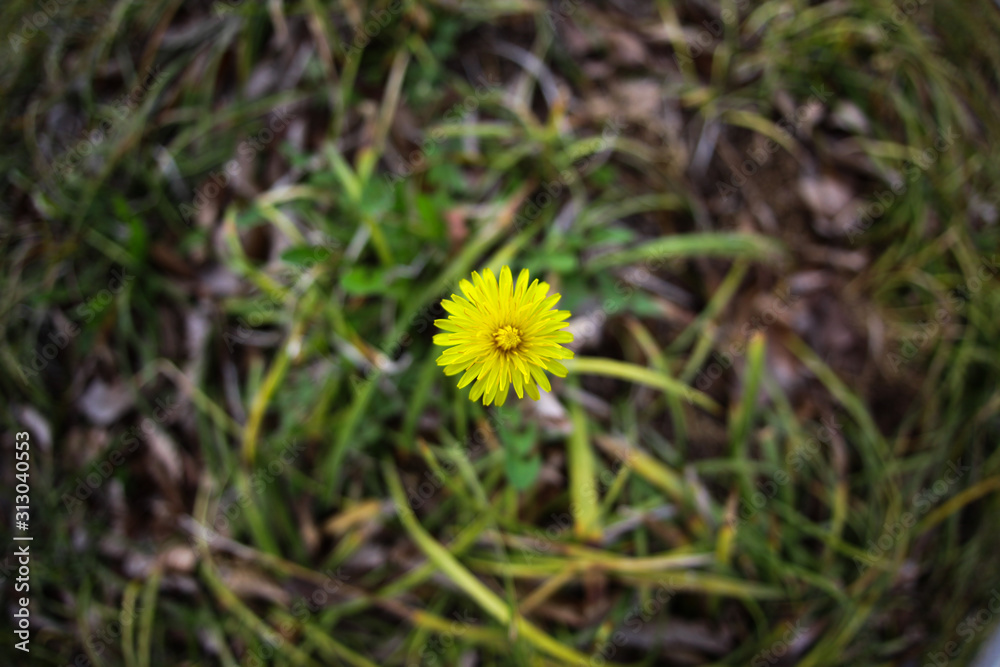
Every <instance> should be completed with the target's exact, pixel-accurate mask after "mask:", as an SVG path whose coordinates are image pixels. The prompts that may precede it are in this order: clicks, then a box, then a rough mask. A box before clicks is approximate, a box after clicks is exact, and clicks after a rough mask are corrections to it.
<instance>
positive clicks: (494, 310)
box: [434, 266, 573, 405]
mask: <svg viewBox="0 0 1000 667" xmlns="http://www.w3.org/2000/svg"><path fill="white" fill-rule="evenodd" d="M459 284H460V285H461V287H462V292H463V293H464V294H465V298H464V299H463V298H462V297H460V296H458V295H455V294H452V295H451V299H450V300H449V299H444V300H443V301H441V305H442V306H443V307H444V309H445V310H447V311H448V313H449V315H448V318H447V319H444V320H435V321H434V324H435V325H437V327H438V328H439V329H441V330H443V331H444V332H445V333H441V334H437V335H436V336H434V344H435V345H441V346H444V347H447V348H448V349H447V350H445V351H444V352H442V353H441V356H440V357H438V360H437V363H438V366H444V372H445V375H457V374H459V373H464V375H462V379H461V380H459V382H458V388H459V389H461V388H462V387H464V386H466V385H467V384H469V383H470V382H472V381H473V380H475V381H476V384H474V385H473V386H472V393H470V394H469V398H470V399H471V400H473V401H477V400H479V397H480V396H482V397H483V405H489V404H490V403H494V402H495V403H496V404H497V405H503V404H504V401H506V400H507V390H508V389H509V388H510V386H511V385H513V387H514V391H515V392H517V397H518V398H523V397H524V393H525V392H527V393H528V396H530V397H531V398H533V399H534V400H536V401H537V400H538V398H539V393H538V386H541V387H542V389H544V390H545V391H551V390H552V387H551V386H550V385H549V380H548V378H547V377H545V371H550V372H551V373H553V374H554V375H557V376H559V377H566V367H565V366H563V365H562V364H561V363H559V362H558V361H556V360H557V359H572V358H573V353H572V352H571V351H569V350H567V349H566V348H564V347H563V346H562V345H560V343H568V342H570V341H571V340H573V334H571V333H569V332H568V331H560V329H562V328H564V327H565V326H566V322H564V321H563V320H565V319H566V318H567V317H569V316H570V313H569V311H568V310H553V309H552V307H553V306H555V304H556V302H557V301H559V299H560V298H561V296H560V295H559V294H553V295H552V296H548V293H549V284H548V283H540V282H538V279H537V278H535V280H534V282H532V283H531V284H530V285H529V284H528V270H527V269H524V270H522V271H521V274H520V275H519V276H518V277H517V284H516V285H515V284H514V281H513V280H512V279H511V273H510V267H508V266H505V267H503V269H501V270H500V282H499V283H498V282H497V279H496V276H495V275H493V272H492V271H490V270H489V269H486V270H485V271H484V272H483V275H482V276H480V275H479V274H478V273H476V272H475V271H473V272H472V282H471V283H470V282H469V281H468V280H463V281H462V282H461V283H459Z"/></svg>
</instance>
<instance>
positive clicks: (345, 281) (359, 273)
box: [340, 266, 389, 296]
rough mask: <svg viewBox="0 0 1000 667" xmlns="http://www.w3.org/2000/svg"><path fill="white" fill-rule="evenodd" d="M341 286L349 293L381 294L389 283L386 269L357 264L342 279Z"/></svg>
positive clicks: (363, 294) (361, 294)
mask: <svg viewBox="0 0 1000 667" xmlns="http://www.w3.org/2000/svg"><path fill="white" fill-rule="evenodd" d="M340 286H341V287H342V288H343V289H344V291H345V292H347V293H348V294H353V295H355V296H368V295H371V294H381V293H382V292H384V291H385V290H386V289H387V288H388V286H389V285H388V282H387V280H386V270H385V269H379V268H370V267H367V266H355V267H354V268H352V269H351V270H349V271H348V272H347V273H346V274H344V277H343V278H342V279H341V280H340Z"/></svg>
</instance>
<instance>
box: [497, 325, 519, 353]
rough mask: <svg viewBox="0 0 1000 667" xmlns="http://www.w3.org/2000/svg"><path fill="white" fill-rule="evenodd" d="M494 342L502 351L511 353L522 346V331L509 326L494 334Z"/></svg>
mask: <svg viewBox="0 0 1000 667" xmlns="http://www.w3.org/2000/svg"><path fill="white" fill-rule="evenodd" d="M493 340H494V342H496V344H497V347H499V348H500V349H501V350H503V351H504V352H510V351H511V350H513V349H514V348H516V347H517V346H518V345H520V344H521V330H520V329H517V328H515V327H512V326H510V325H509V324H508V325H507V326H505V327H500V328H499V329H497V330H496V331H495V332H494V333H493Z"/></svg>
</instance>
